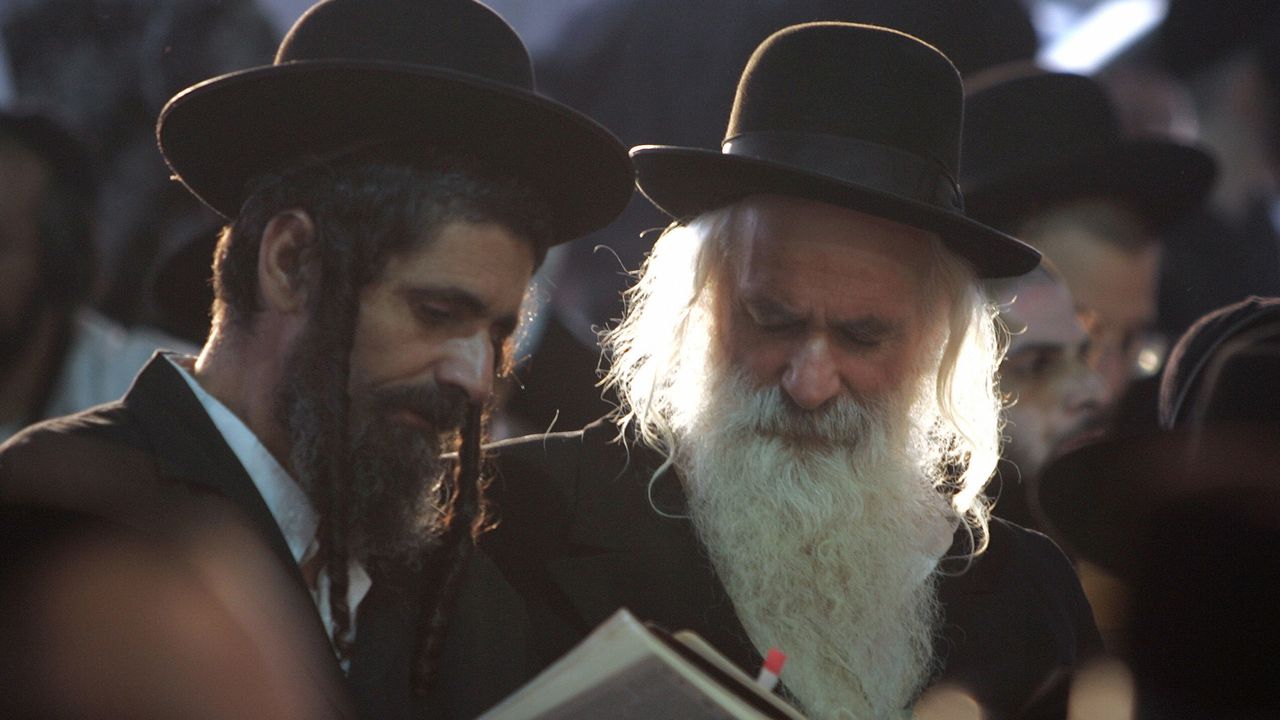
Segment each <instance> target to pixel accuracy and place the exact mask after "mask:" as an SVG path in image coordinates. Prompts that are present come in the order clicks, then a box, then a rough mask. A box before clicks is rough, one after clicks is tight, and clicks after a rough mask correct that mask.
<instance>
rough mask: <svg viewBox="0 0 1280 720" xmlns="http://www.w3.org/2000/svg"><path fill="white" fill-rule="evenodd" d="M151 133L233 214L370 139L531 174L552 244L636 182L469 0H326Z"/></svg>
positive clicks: (609, 138)
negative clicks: (252, 197)
mask: <svg viewBox="0 0 1280 720" xmlns="http://www.w3.org/2000/svg"><path fill="white" fill-rule="evenodd" d="M156 134H157V137H158V138H159V142H160V149H161V151H162V152H163V153H164V157H165V160H166V161H168V163H169V166H170V167H171V168H172V169H173V172H174V175H175V176H176V177H177V178H178V179H179V180H181V181H182V182H183V184H185V185H186V186H187V188H188V189H190V190H191V192H192V193H194V194H195V195H196V197H198V198H200V199H201V200H202V201H204V202H205V203H206V204H207V205H209V206H210V207H212V208H213V209H214V210H217V211H218V212H219V213H221V214H222V215H224V216H226V217H235V216H236V215H237V214H238V213H239V212H240V206H241V204H242V203H243V201H244V199H245V196H244V194H245V189H246V186H247V184H248V182H249V181H250V180H252V179H253V178H255V177H258V176H260V175H262V174H264V173H269V172H276V171H280V170H282V169H284V168H287V167H289V166H290V165H292V164H296V163H300V162H308V161H313V159H314V158H317V157H319V158H323V157H325V156H327V155H333V154H341V153H343V152H344V151H348V150H352V149H358V148H360V147H364V146H368V145H372V144H375V143H403V144H404V146H405V151H406V155H411V154H412V153H413V152H414V151H415V149H421V148H425V147H442V148H450V149H460V150H462V151H464V152H466V153H468V154H471V155H473V156H476V157H479V158H481V159H483V160H485V161H486V162H488V163H489V164H490V165H492V166H493V167H495V168H497V169H498V170H500V171H501V172H504V173H510V174H511V175H514V176H516V177H519V178H523V179H524V180H525V181H526V182H527V183H528V184H529V185H530V186H531V187H532V188H533V189H534V190H535V191H536V192H539V193H541V196H542V198H543V199H544V200H546V201H547V202H548V203H549V205H550V207H551V210H552V219H553V224H554V229H555V232H554V235H555V238H554V239H555V241H557V242H558V241H564V240H569V239H572V238H574V237H578V236H581V235H583V234H586V233H588V232H590V231H592V230H595V229H597V228H600V227H603V226H604V225H606V224H608V223H609V222H610V221H611V220H612V219H613V218H614V217H615V216H616V215H617V214H618V213H619V212H620V211H621V210H622V208H623V207H624V206H625V205H626V203H627V201H628V199H629V197H630V195H631V192H632V189H633V188H632V170H631V165H630V162H629V160H628V158H627V154H626V149H625V148H624V147H623V146H622V145H621V144H620V143H619V142H618V140H617V139H616V138H615V137H614V136H613V135H612V134H611V133H609V132H608V131H607V130H605V129H604V128H603V127H601V126H600V125H598V124H597V123H595V122H594V121H592V120H591V119H589V118H587V117H586V116H584V115H582V114H580V113H578V112H576V111H574V110H572V109H570V108H568V107H566V106H564V105H562V104H560V103H557V102H554V101H552V100H549V99H547V98H546V97H543V96H541V95H539V94H537V93H536V92H535V91H534V86H533V69H532V65H531V63H530V60H529V54H528V51H527V50H526V49H525V47H524V44H523V43H522V42H521V41H520V38H519V37H518V36H517V35H516V33H515V31H513V30H512V29H511V27H510V26H508V25H507V23H506V22H504V21H503V20H502V18H500V17H498V16H497V15H496V14H494V13H493V11H491V10H489V9H488V8H486V7H485V6H484V5H481V4H480V3H477V2H473V1H472V0H324V2H320V3H318V4H316V5H315V6H313V7H312V8H311V9H310V10H308V11H307V12H306V13H305V14H304V15H303V16H302V17H301V18H300V19H299V20H298V21H297V23H296V24H295V25H294V26H293V28H292V29H291V30H290V31H289V33H288V35H286V37H285V38H284V40H283V42H281V44H280V48H279V51H278V52H277V54H276V58H275V63H274V64H273V65H270V66H265V67H257V68H251V69H248V70H242V71H239V72H233V73H230V74H227V75H223V76H221V77H217V78H213V79H211V80H207V81H205V82H202V83H199V84H197V85H194V86H192V87H190V88H187V89H186V90H183V91H182V92H180V93H178V94H177V95H176V96H174V98H173V99H172V100H170V101H169V103H168V104H167V105H166V106H165V107H164V109H163V110H162V111H161V113H160V119H159V123H158V125H157V128H156Z"/></svg>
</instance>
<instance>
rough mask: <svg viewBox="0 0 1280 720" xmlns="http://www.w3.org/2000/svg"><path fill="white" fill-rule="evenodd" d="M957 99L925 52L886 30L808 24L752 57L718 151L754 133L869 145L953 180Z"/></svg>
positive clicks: (942, 66)
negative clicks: (910, 158)
mask: <svg viewBox="0 0 1280 720" xmlns="http://www.w3.org/2000/svg"><path fill="white" fill-rule="evenodd" d="M962 122H963V89H962V85H961V82H960V75H959V73H958V72H957V71H956V69H955V66H953V65H952V64H951V61H950V60H948V59H947V58H946V56H945V55H943V54H942V53H941V52H939V51H938V50H936V49H935V48H934V47H932V46H931V45H929V44H927V43H925V42H923V41H921V40H918V39H916V38H914V37H912V36H910V35H907V34H905V33H901V32H898V31H896V30H890V29H888V28H882V27H877V26H871V25H861V24H855V23H836V22H830V23H807V24H804V25H796V26H792V27H789V28H786V29H783V30H780V31H778V32H776V33H774V34H773V35H771V36H770V37H769V38H768V39H766V40H765V41H764V42H763V43H762V44H761V45H760V47H759V48H757V49H756V52H755V53H754V54H753V55H752V57H751V60H750V61H749V62H748V64H747V67H746V69H745V70H744V71H743V74H742V79H741V81H740V82H739V84H738V91H737V95H736V97H735V98H734V105H733V112H732V114H731V115H730V118H729V126H728V130H727V131H726V133H725V141H726V142H728V141H730V140H733V139H735V138H738V137H741V136H743V135H748V134H753V133H788V134H793V133H799V134H808V135H814V134H817V135H827V136H832V137H836V138H841V139H844V140H848V141H854V142H863V143H873V144H875V145H880V146H885V147H888V148H892V149H894V150H899V151H903V152H906V153H909V154H911V155H914V156H916V157H918V158H921V159H923V160H926V161H930V162H932V163H935V164H936V165H937V166H939V167H940V169H941V170H943V171H944V172H945V173H946V174H947V175H948V176H950V177H951V178H954V177H955V176H956V174H957V171H958V167H959V159H960V133H961V124H962Z"/></svg>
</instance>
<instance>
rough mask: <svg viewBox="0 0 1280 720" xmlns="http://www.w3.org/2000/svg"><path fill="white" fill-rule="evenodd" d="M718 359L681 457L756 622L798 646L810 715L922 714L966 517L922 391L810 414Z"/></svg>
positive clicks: (763, 636) (721, 570) (795, 666)
mask: <svg viewBox="0 0 1280 720" xmlns="http://www.w3.org/2000/svg"><path fill="white" fill-rule="evenodd" d="M710 370H711V372H709V373H708V376H707V384H708V387H707V388H706V393H705V395H703V397H702V398H699V399H697V400H692V401H691V402H692V403H694V404H695V405H696V408H690V410H691V412H688V413H687V414H686V413H681V414H683V415H684V417H685V418H686V420H685V421H684V422H680V423H677V427H676V433H677V436H678V447H679V448H680V450H679V451H678V453H677V456H676V462H677V465H678V468H679V471H680V474H681V477H682V478H683V480H684V483H685V487H686V492H687V494H688V496H689V510H690V514H691V517H692V520H693V523H694V526H695V528H696V530H697V533H698V535H699V537H700V538H701V540H702V541H703V543H704V544H705V545H706V547H707V549H708V551H709V553H710V557H711V560H712V562H713V563H714V565H715V568H716V571H717V573H718V574H719V576H720V579H721V580H722V582H723V583H724V586H725V589H726V590H727V592H728V594H729V597H730V599H731V600H732V601H733V604H734V608H735V610H736V611H737V614H738V617H739V619H740V620H741V621H742V624H743V627H744V628H745V629H746V630H747V633H748V634H749V635H750V637H751V640H752V641H753V643H754V644H755V646H756V647H757V648H758V649H759V650H760V651H761V652H762V653H763V652H764V651H766V650H767V649H768V648H769V647H778V648H779V649H781V650H782V651H783V652H785V653H786V654H787V656H788V659H787V663H786V666H785V668H784V670H783V673H782V680H783V682H784V683H785V684H786V686H787V688H788V689H789V690H790V692H791V693H792V694H793V695H794V696H795V698H796V699H797V700H798V701H799V702H800V703H801V704H802V705H803V709H804V710H805V712H806V713H807V714H808V715H809V716H810V717H813V718H871V717H875V718H885V717H899V716H909V711H907V710H905V708H906V707H907V705H908V704H909V703H911V702H912V700H914V699H915V697H916V696H917V695H918V694H919V692H920V690H921V689H922V687H923V685H924V684H925V683H926V682H927V681H928V680H929V678H930V676H931V674H932V672H933V670H934V669H935V668H934V663H933V649H932V648H933V638H934V632H935V629H936V627H937V625H938V623H939V615H940V613H939V606H938V601H937V594H936V566H937V561H938V559H939V558H940V557H941V555H942V554H943V553H945V552H946V550H947V548H948V547H949V545H950V540H951V534H952V531H953V530H954V528H955V527H956V523H957V519H956V517H955V513H954V512H953V511H951V510H950V507H949V505H948V503H947V501H946V499H945V498H944V497H942V495H941V494H940V493H939V492H938V491H937V490H936V489H935V488H934V487H932V485H931V483H930V481H929V480H928V475H927V473H926V471H925V470H924V469H923V465H924V464H926V463H927V462H928V458H929V457H932V455H931V450H930V448H928V447H927V444H928V443H929V440H928V438H927V433H923V432H919V431H918V430H917V428H916V426H917V425H918V424H919V422H920V421H919V417H920V412H919V411H920V407H919V405H920V404H921V400H920V398H921V393H920V392H918V391H913V392H903V393H899V395H900V397H894V398H885V399H882V401H880V402H877V403H874V404H871V405H870V406H866V405H860V404H858V403H856V402H854V401H853V400H851V399H848V398H842V399H841V400H840V401H839V402H837V403H835V406H834V407H824V408H823V409H822V410H821V411H819V412H805V411H802V410H799V409H797V408H796V407H795V406H794V405H791V404H789V403H788V402H786V401H785V399H784V398H783V397H782V394H781V391H780V390H779V389H778V387H777V386H771V387H768V388H765V389H760V390H755V389H752V388H751V387H750V384H749V383H748V382H746V381H745V380H744V379H743V378H741V377H739V376H736V375H735V374H733V373H726V372H717V371H716V370H715V369H710Z"/></svg>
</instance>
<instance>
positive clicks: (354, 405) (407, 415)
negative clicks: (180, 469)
mask: <svg viewBox="0 0 1280 720" xmlns="http://www.w3.org/2000/svg"><path fill="white" fill-rule="evenodd" d="M307 344H308V343H307V342H306V340H305V338H304V340H303V341H301V342H299V343H298V345H297V346H296V347H295V350H294V352H293V353H292V355H293V357H291V359H290V362H289V364H288V365H287V367H290V368H291V369H292V370H293V372H292V373H291V374H290V375H289V376H288V378H287V379H286V380H285V382H284V383H283V385H282V386H281V388H280V391H279V393H278V398H277V412H278V414H279V417H280V419H281V421H282V422H284V423H285V427H286V428H287V429H288V432H289V435H290V438H291V442H292V445H291V447H292V451H291V463H290V464H291V470H292V472H293V475H294V477H295V478H296V479H297V481H298V484H299V485H301V487H302V489H303V491H305V492H306V493H307V496H308V497H309V498H310V500H311V502H312V504H313V505H315V506H316V507H318V508H319V507H325V506H326V505H327V503H326V502H324V498H326V497H327V495H328V494H329V493H330V487H329V484H330V483H331V482H333V480H332V479H331V478H337V477H339V474H340V473H342V470H341V468H342V467H344V466H345V467H347V468H348V469H349V470H348V472H347V473H346V474H347V477H346V478H344V480H345V483H344V484H345V485H346V488H345V494H344V496H343V500H342V501H340V502H339V503H338V504H337V506H336V507H334V508H331V509H330V512H329V516H328V518H327V520H328V522H329V523H331V524H336V525H337V526H338V527H342V528H344V529H345V531H346V532H345V535H346V537H347V548H348V553H349V555H350V556H351V557H353V558H355V559H357V560H360V561H361V562H362V563H367V562H368V561H370V560H377V561H387V562H391V563H394V564H397V565H400V566H404V567H417V566H419V564H420V563H421V562H422V560H423V559H424V555H425V553H426V552H427V551H428V550H431V549H433V548H434V547H436V546H437V545H438V544H439V542H440V537H441V534H442V533H443V530H444V528H443V527H442V525H443V518H442V515H441V512H440V498H441V497H442V493H443V492H444V490H445V489H446V488H447V486H448V484H449V483H450V482H451V479H450V470H451V467H452V466H451V464H450V463H448V462H446V461H444V460H442V459H441V454H442V452H443V451H445V450H446V449H448V450H453V449H454V446H455V445H456V443H457V438H458V431H459V428H461V426H462V423H463V422H464V419H465V417H466V414H465V411H466V406H467V398H466V395H465V393H464V392H462V391H461V390H459V389H457V388H453V387H443V388H441V387H438V386H436V385H434V384H419V385H412V386H409V385H401V386H395V387H388V388H378V389H361V388H353V389H352V390H351V391H350V393H351V397H350V404H349V408H348V420H347V430H346V433H345V435H341V436H340V435H339V433H338V432H336V430H337V429H336V428H334V427H333V426H332V424H333V423H335V422H336V420H335V418H336V417H338V414H337V413H336V412H334V410H335V409H336V408H338V407H339V404H340V403H341V402H342V400H343V394H344V393H346V392H347V385H346V383H345V382H342V383H334V382H330V380H329V375H328V374H327V373H326V372H325V368H323V367H321V366H322V365H323V363H324V362H325V361H324V360H323V357H324V356H323V355H317V354H315V353H314V352H311V351H309V349H308V348H307V347H306V345H307ZM335 437H340V442H339V443H338V446H337V447H333V446H332V444H331V443H326V441H325V439H326V438H335Z"/></svg>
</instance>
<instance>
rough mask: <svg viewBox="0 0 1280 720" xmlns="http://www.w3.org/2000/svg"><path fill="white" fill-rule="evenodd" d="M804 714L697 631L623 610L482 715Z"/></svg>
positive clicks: (781, 719)
mask: <svg viewBox="0 0 1280 720" xmlns="http://www.w3.org/2000/svg"><path fill="white" fill-rule="evenodd" d="M604 717H607V718H613V719H615V720H632V719H634V720H651V719H652V718H692V719H694V720H697V719H700V718H705V719H707V720H719V719H720V718H724V719H725V720H737V719H739V718H751V719H752V720H758V719H764V718H775V719H778V720H804V717H803V716H802V715H801V714H800V713H799V712H797V711H796V710H795V709H794V708H792V707H790V706H789V705H787V704H786V703H785V702H783V701H782V700H781V699H780V698H778V697H777V696H776V695H774V694H772V693H770V692H767V691H765V690H764V689H763V688H761V687H760V686H759V685H757V684H756V683H755V682H754V681H753V680H752V679H751V678H749V677H747V675H746V674H744V673H743V672H742V671H741V670H739V669H738V668H737V667H735V666H734V665H733V664H732V663H731V662H729V660H728V659H727V658H725V657H724V656H723V655H721V654H720V653H718V652H716V650H715V649H714V648H712V647H711V646H710V645H708V644H707V643H706V642H705V641H704V640H702V638H700V637H698V636H697V635H696V634H694V633H692V632H689V631H683V632H679V633H676V634H675V635H674V636H672V635H668V634H666V633H665V632H663V631H661V630H658V629H655V628H651V627H646V626H645V625H643V624H641V623H640V622H639V621H637V620H636V619H635V617H633V616H632V615H631V613H629V612H627V611H626V610H625V609H623V610H619V611H618V612H617V613H615V614H614V615H613V617H611V618H609V619H608V620H607V621H605V622H604V624H602V625H601V626H600V627H598V628H596V629H595V631H593V632H592V633H591V634H590V635H588V636H587V637H586V639H584V640H583V641H582V642H580V643H578V645H577V646H576V647H575V648H574V649H572V650H570V651H569V652H568V653H567V654H566V655H565V656H564V657H562V658H560V659H559V660H557V661H556V662H555V663H554V664H553V665H551V667H549V668H547V669H546V670H544V671H543V672H542V673H541V674H540V675H538V676H537V677H535V678H534V679H532V680H530V681H529V682H528V683H527V684H526V685H525V686H524V687H522V688H520V689H519V690H517V691H516V692H515V693H514V694H513V695H511V696H510V697H508V698H507V699H506V700H504V701H502V702H501V703H499V704H498V705H497V706H496V707H494V708H492V709H491V710H489V711H488V712H487V713H485V714H484V715H482V716H481V717H480V720H552V719H553V718H554V719H555V720H596V719H597V718H604Z"/></svg>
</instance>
